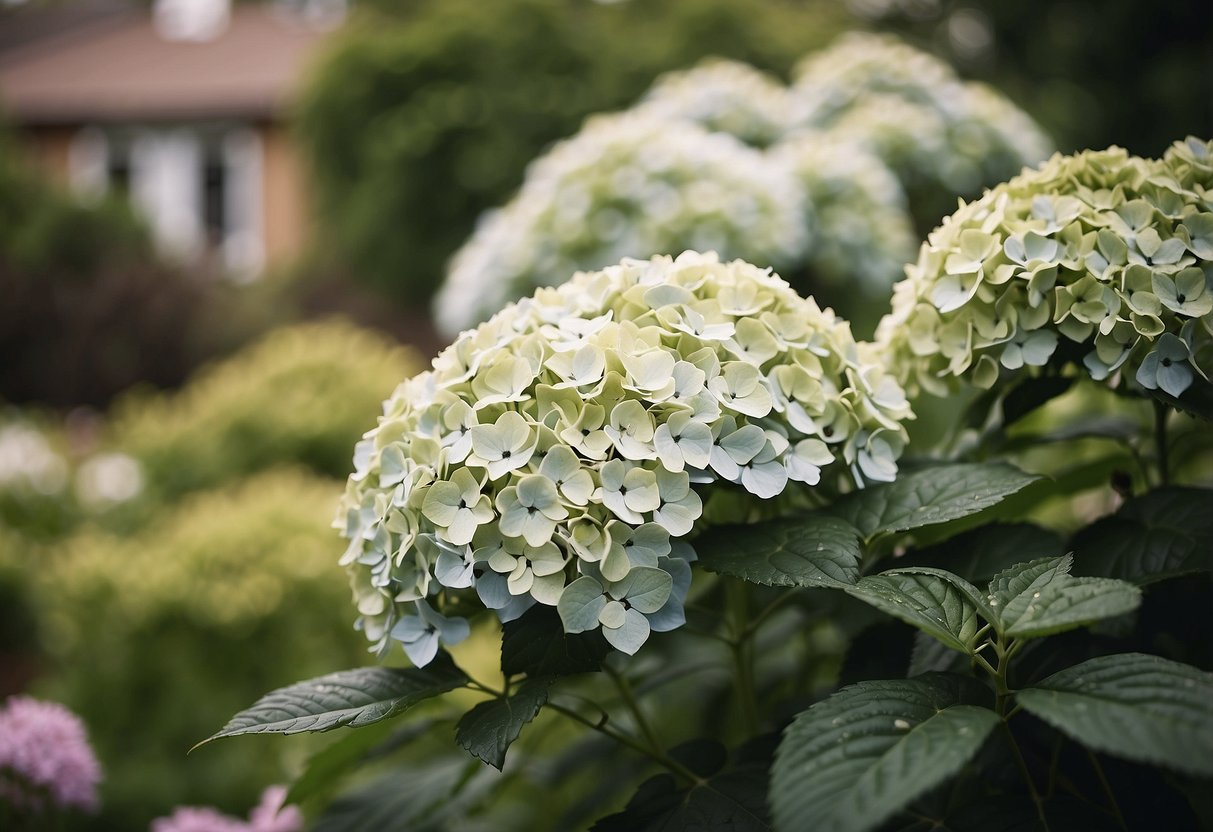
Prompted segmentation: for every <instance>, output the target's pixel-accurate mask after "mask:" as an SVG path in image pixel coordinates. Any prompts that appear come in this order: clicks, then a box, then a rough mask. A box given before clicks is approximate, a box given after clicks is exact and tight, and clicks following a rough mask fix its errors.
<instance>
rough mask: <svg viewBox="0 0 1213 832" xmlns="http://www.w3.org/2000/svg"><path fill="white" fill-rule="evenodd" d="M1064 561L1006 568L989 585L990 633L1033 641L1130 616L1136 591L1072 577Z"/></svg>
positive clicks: (1138, 601)
mask: <svg viewBox="0 0 1213 832" xmlns="http://www.w3.org/2000/svg"><path fill="white" fill-rule="evenodd" d="M1072 560H1073V559H1072V558H1071V556H1070V555H1065V556H1063V557H1060V558H1042V559H1041V560H1035V561H1031V562H1029V563H1025V564H1020V565H1019V566H1015V567H1012V568H1011V569H1008V570H1006V571H1004V572H1000V573H999V574H997V575H995V576H994V580H993V581H991V582H990V604H991V605H992V606H993V607H994V609H995V610H996V612H997V614H998V618H997V620H995V621H994V622H993V624H994V627H995V629H996V630H997V631H998V632H999V633H1002V634H1004V635H1007V636H1011V637H1013V638H1036V637H1039V636H1045V635H1049V634H1052V633H1059V632H1062V631H1064V630H1072V629H1074V628H1076V627H1083V626H1086V625H1087V624H1092V623H1094V622H1096V621H1099V620H1101V619H1104V618H1112V617H1113V616H1117V615H1123V614H1124V613H1127V612H1132V611H1133V610H1135V609H1137V607H1138V605H1139V604H1141V590H1139V589H1138V588H1137V587H1135V586H1133V585H1132V584H1129V583H1126V582H1124V581H1116V580H1112V579H1110V578H1075V577H1072V576H1071V575H1070V574H1069V572H1070V566H1071V564H1072Z"/></svg>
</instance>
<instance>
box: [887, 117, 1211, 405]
mask: <svg viewBox="0 0 1213 832" xmlns="http://www.w3.org/2000/svg"><path fill="white" fill-rule="evenodd" d="M1211 149H1213V145H1210V144H1207V143H1205V142H1201V141H1198V140H1196V139H1190V140H1188V141H1187V142H1177V143H1176V144H1175V146H1173V147H1172V148H1171V149H1170V150H1169V151H1168V152H1167V155H1166V156H1165V157H1164V158H1163V159H1161V160H1147V159H1141V158H1138V157H1133V156H1129V155H1128V154H1127V153H1125V152H1124V151H1123V150H1119V149H1117V148H1112V149H1109V150H1106V151H1100V152H1092V151H1087V152H1084V153H1081V154H1079V155H1077V156H1055V157H1054V158H1053V159H1052V160H1050V162H1049V163H1048V164H1047V165H1045V166H1043V167H1042V168H1041V169H1039V170H1037V171H1030V172H1026V173H1024V174H1022V175H1021V176H1018V177H1016V178H1015V179H1012V180H1011V181H1010V182H1008V183H1007V184H1005V185H1000V186H999V187H997V188H994V189H992V190H991V191H989V192H987V193H986V194H985V195H984V196H983V197H982V198H981V199H979V200H976V201H974V202H971V203H969V204H968V205H966V206H964V207H963V208H962V209H961V210H959V211H958V212H957V213H956V214H954V215H953V216H952V217H949V218H948V220H946V221H945V222H944V224H943V225H942V226H941V227H940V228H939V229H937V230H936V231H935V232H933V233H932V235H931V237H930V238H929V239H928V241H927V243H926V244H924V246H923V247H922V249H921V251H920V252H919V257H918V262H917V263H916V264H915V265H914V266H912V267H910V268H909V269H908V270H907V279H906V280H905V281H904V282H902V283H900V284H898V285H897V287H895V289H894V298H893V312H892V314H891V315H889V316H888V317H887V318H886V319H885V320H884V321H883V322H882V323H881V327H880V332H879V333H878V336H877V337H878V339H879V340H882V343H883V345H884V348H885V349H886V351H887V353H888V354H889V355H890V356H891V358H892V360H894V361H895V362H897V364H898V366H897V373H898V375H899V377H900V378H901V379H902V380H903V381H907V382H908V383H910V384H911V385H914V386H919V385H921V386H922V387H923V388H925V389H927V390H930V391H934V392H938V393H942V392H943V391H945V390H949V389H952V390H954V389H956V387H957V382H958V381H960V380H964V381H970V382H973V383H976V384H978V385H980V386H982V387H987V388H988V387H991V386H993V385H994V384H995V383H996V382H997V381H998V379H999V377H1000V374H1002V373H1004V372H1005V373H1006V374H1008V375H1010V374H1017V373H1021V372H1031V371H1032V370H1033V369H1035V368H1053V369H1054V370H1058V369H1060V368H1061V367H1062V366H1063V365H1064V363H1065V362H1067V361H1068V360H1073V361H1075V362H1079V361H1081V363H1082V364H1083V365H1084V366H1085V368H1086V371H1087V373H1089V374H1090V376H1091V377H1092V378H1094V379H1095V380H1097V381H1103V380H1105V379H1109V383H1121V384H1125V385H1131V386H1136V387H1138V388H1144V389H1146V390H1147V391H1149V392H1150V393H1151V394H1153V395H1158V396H1162V397H1164V398H1166V399H1168V400H1175V399H1179V398H1180V397H1184V396H1185V393H1187V391H1188V390H1189V388H1193V389H1192V391H1191V393H1187V396H1186V397H1185V398H1186V399H1187V400H1192V399H1194V400H1195V403H1194V404H1192V405H1191V407H1192V408H1194V409H1196V410H1197V411H1200V412H1204V413H1205V414H1206V415H1208V414H1210V413H1213V410H1209V409H1207V401H1206V403H1205V404H1202V400H1207V399H1208V396H1209V394H1208V388H1209V382H1208V380H1207V371H1206V370H1205V369H1204V367H1207V366H1208V364H1209V359H1208V356H1207V355H1206V354H1207V353H1209V352H1210V351H1213V289H1210V288H1209V286H1208V280H1209V277H1208V274H1209V273H1210V271H1211V270H1213V237H1210V234H1213V213H1210V210H1209V207H1208V203H1207V200H1206V197H1205V193H1206V191H1207V189H1208V188H1209V187H1210V186H1211V185H1213V162H1211V160H1210V153H1211ZM1122 367H1123V371H1122V372H1120V373H1119V374H1118V373H1117V371H1120V370H1121V369H1122ZM1202 389H1203V390H1204V392H1203V393H1202Z"/></svg>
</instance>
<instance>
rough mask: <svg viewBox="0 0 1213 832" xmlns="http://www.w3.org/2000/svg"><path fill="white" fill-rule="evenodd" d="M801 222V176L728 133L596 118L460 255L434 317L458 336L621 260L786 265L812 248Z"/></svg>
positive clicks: (543, 163)
mask: <svg viewBox="0 0 1213 832" xmlns="http://www.w3.org/2000/svg"><path fill="white" fill-rule="evenodd" d="M803 219H804V195H803V193H802V192H801V189H800V188H799V186H798V185H797V183H796V182H795V180H794V179H793V178H792V177H789V176H787V175H786V173H785V171H784V170H783V168H782V167H780V166H779V165H777V164H774V163H773V162H771V161H770V160H769V159H767V158H766V157H765V156H764V155H763V154H762V153H761V152H760V151H758V150H755V149H754V148H751V147H747V146H746V145H745V144H743V143H741V142H740V141H738V140H737V139H735V138H733V137H732V136H728V135H725V134H722V133H708V132H707V131H705V130H704V129H703V128H701V127H699V126H697V125H695V124H691V123H688V122H679V121H670V120H666V119H662V118H657V117H655V116H653V115H652V114H651V113H649V114H646V113H637V112H632V113H622V114H616V115H609V116H600V117H596V118H592V119H590V120H589V121H588V122H587V123H586V126H585V127H584V128H583V129H582V131H581V132H580V133H578V134H577V135H576V136H574V137H573V138H571V139H569V140H567V141H564V142H561V143H559V144H557V145H556V146H555V147H554V148H553V149H552V150H551V151H550V152H548V153H547V154H546V155H545V156H542V157H540V158H539V159H538V160H536V161H535V162H534V163H533V164H532V165H531V167H530V168H529V169H528V171H527V175H526V180H525V182H524V183H523V185H522V188H521V189H520V191H519V192H518V194H517V195H516V196H515V197H514V199H512V200H511V201H510V202H509V203H508V204H506V205H505V206H504V207H503V208H501V209H500V210H498V211H496V212H494V213H492V214H490V215H488V216H487V217H486V218H485V219H484V220H483V221H482V222H481V224H480V226H479V227H478V228H477V230H476V232H475V233H474V234H473V235H472V237H471V239H470V240H468V242H467V243H466V244H465V245H464V246H463V248H461V249H460V250H459V252H457V253H456V255H455V257H454V259H453V260H452V262H451V267H450V269H449V271H448V274H447V278H446V282H445V284H444V285H443V288H442V290H441V292H440V293H439V295H438V298H437V300H436V302H435V307H434V311H435V318H436V320H437V322H438V324H439V326H440V328H441V329H442V330H443V331H445V332H447V333H449V334H452V335H453V334H455V333H457V332H459V331H460V330H462V329H464V328H467V327H470V326H474V325H475V324H477V323H479V322H480V321H483V320H485V319H486V318H488V317H489V315H491V314H493V313H494V312H496V311H497V310H498V309H500V308H501V307H502V306H503V305H505V304H506V303H507V302H509V301H512V300H515V299H517V298H519V297H522V296H525V295H528V294H530V293H531V292H532V291H534V290H535V288H536V287H539V286H551V285H555V284H557V283H559V282H561V281H563V280H565V279H566V278H567V277H568V276H569V275H570V274H572V273H573V272H575V271H579V270H584V269H599V268H603V267H604V266H607V265H609V264H611V263H617V262H619V261H620V260H621V259H623V258H624V257H649V256H651V255H653V254H658V253H661V252H668V251H682V250H684V249H696V250H699V251H708V250H712V251H718V252H720V253H721V255H722V256H724V257H739V258H742V259H745V260H748V261H751V262H756V263H761V264H763V265H770V266H774V267H776V268H778V267H780V266H782V265H785V264H791V263H793V262H795V261H796V259H797V258H798V257H799V256H800V255H801V252H802V251H803V249H804V247H805V245H806V244H807V242H808V240H807V236H808V235H807V231H806V229H805V227H804V225H803Z"/></svg>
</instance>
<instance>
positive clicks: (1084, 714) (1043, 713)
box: [1016, 653, 1213, 777]
mask: <svg viewBox="0 0 1213 832" xmlns="http://www.w3.org/2000/svg"><path fill="white" fill-rule="evenodd" d="M1016 698H1017V700H1018V702H1019V704H1021V705H1022V706H1023V707H1024V710H1026V711H1028V712H1029V713H1032V714H1035V715H1036V716H1038V717H1040V718H1041V719H1043V720H1044V721H1045V722H1048V723H1049V724H1050V725H1052V726H1053V727H1054V728H1056V729H1057V730H1059V731H1061V732H1062V733H1064V734H1067V735H1068V736H1070V737H1073V738H1074V739H1076V740H1078V741H1079V742H1081V743H1083V744H1084V745H1088V746H1090V747H1091V748H1094V749H1096V750H1097V751H1103V752H1106V753H1108V754H1114V755H1116V756H1120V757H1126V758H1128V759H1130V760H1138V761H1141V762H1146V763H1153V764H1155V765H1159V766H1163V767H1165V768H1172V769H1176V770H1178V771H1182V772H1186V773H1188V774H1194V775H1197V776H1201V777H1213V673H1205V672H1204V671H1201V670H1198V669H1196V668H1195V667H1192V666H1190V665H1186V664H1181V663H1179V662H1173V661H1170V660H1168V659H1163V658H1159V657H1158V656H1147V655H1144V654H1142V653H1125V654H1121V655H1117V656H1103V657H1101V658H1098V659H1091V660H1090V661H1085V662H1083V663H1082V664H1078V665H1075V666H1074V667H1070V668H1067V669H1066V670H1063V671H1061V672H1060V673H1055V674H1053V675H1052V676H1050V677H1048V678H1047V679H1045V680H1044V681H1042V682H1039V683H1037V684H1036V685H1035V686H1033V687H1031V688H1028V689H1027V690H1021V691H1020V692H1019V693H1018V694H1016Z"/></svg>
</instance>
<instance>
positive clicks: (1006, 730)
mask: <svg viewBox="0 0 1213 832" xmlns="http://www.w3.org/2000/svg"><path fill="white" fill-rule="evenodd" d="M1002 731H1003V735H1004V736H1006V738H1007V745H1009V746H1010V747H1011V756H1012V757H1013V758H1014V759H1015V767H1016V768H1018V769H1019V774H1020V776H1021V777H1022V778H1023V782H1024V783H1025V784H1026V785H1027V787H1028V795H1029V796H1031V798H1032V804H1033V805H1034V806H1035V807H1036V816H1037V817H1038V818H1040V824H1041V826H1043V827H1044V830H1045V832H1049V820H1048V818H1046V817H1045V805H1044V801H1043V800H1041V799H1040V792H1038V791H1036V783H1035V782H1034V781H1033V780H1032V772H1030V771H1028V762H1027V760H1025V759H1024V758H1023V752H1022V751H1020V750H1019V743H1017V742H1016V741H1015V735H1014V734H1012V733H1011V726H1010V725H1007V723H1006V722H1005V721H1004V722H1003V723H1002Z"/></svg>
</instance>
